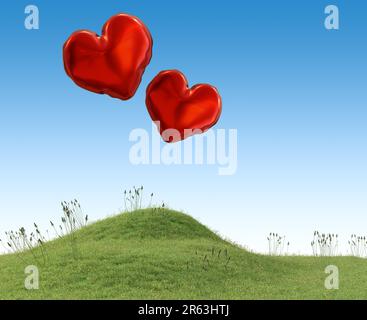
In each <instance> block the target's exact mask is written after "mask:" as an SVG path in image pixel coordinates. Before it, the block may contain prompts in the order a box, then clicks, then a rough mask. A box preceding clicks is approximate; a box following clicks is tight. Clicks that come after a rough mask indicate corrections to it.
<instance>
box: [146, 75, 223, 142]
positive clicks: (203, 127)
mask: <svg viewBox="0 0 367 320" xmlns="http://www.w3.org/2000/svg"><path fill="white" fill-rule="evenodd" d="M146 106H147V109H148V112H149V114H150V116H151V118H152V120H153V121H154V122H156V124H157V126H158V129H159V131H160V134H161V136H162V139H163V140H164V141H166V142H177V141H181V140H184V139H186V138H188V137H190V136H192V135H194V134H198V133H203V132H205V131H207V130H209V129H210V128H211V127H213V126H214V125H215V124H216V123H217V122H218V120H219V118H220V115H221V112H222V100H221V97H220V95H219V92H218V90H217V89H216V88H215V87H213V86H211V85H209V84H198V85H195V86H193V87H192V88H191V89H190V88H189V86H188V81H187V79H186V78H185V76H184V75H183V74H182V73H181V72H180V71H178V70H168V71H162V72H160V73H159V74H158V75H157V76H156V77H155V78H154V79H153V80H152V82H151V83H150V84H149V86H148V88H147V95H146ZM170 129H175V130H177V131H178V132H179V137H178V136H177V135H175V136H173V135H171V133H170ZM195 130H196V132H195Z"/></svg>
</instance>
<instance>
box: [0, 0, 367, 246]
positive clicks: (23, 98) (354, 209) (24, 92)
mask: <svg viewBox="0 0 367 320" xmlns="http://www.w3.org/2000/svg"><path fill="white" fill-rule="evenodd" d="M28 4H35V5H37V6H38V8H39V10H40V30H37V31H29V30H26V29H25V28H24V19H25V15H24V8H25V6H26V5H28ZM328 4H335V5H337V6H338V7H339V10H340V30H338V31H327V30H326V29H325V28H324V25H323V23H324V18H325V14H324V8H325V6H326V5H328ZM119 12H125V13H130V14H133V15H136V16H138V17H139V18H141V19H142V20H143V21H144V22H145V24H146V25H147V26H148V28H149V29H150V31H151V33H152V36H153V39H154V51H153V59H152V62H151V64H150V65H149V67H148V68H147V70H146V73H145V74H144V77H143V81H142V84H141V86H140V88H139V90H138V92H137V94H136V95H135V97H134V98H133V99H131V100H130V101H127V102H123V101H119V100H116V99H111V98H109V97H107V96H100V95H96V94H93V93H90V92H87V91H84V90H82V89H81V88H79V87H77V86H75V85H74V84H73V83H72V81H71V80H70V79H69V78H68V77H67V76H66V74H65V72H64V70H63V63H62V45H63V43H64V41H65V40H66V39H67V38H68V36H69V35H70V34H71V33H72V32H73V31H75V30H77V29H90V30H93V31H95V32H97V33H99V32H100V30H101V27H102V25H103V24H104V22H105V21H106V20H107V19H108V18H109V17H111V16H112V15H114V14H116V13H119ZM366 14H367V4H366V2H365V1H362V0H360V1H358V0H351V1H337V0H335V1H334V0H330V1H312V2H311V1H305V0H302V1H290V0H289V1H285V0H283V1H276V2H275V1H270V0H269V1H226V2H216V3H213V2H212V1H202V2H200V4H198V3H197V1H185V2H184V4H183V3H180V4H179V3H178V1H137V0H134V1H107V0H105V1H103V2H101V3H98V4H97V3H94V4H90V3H88V2H87V1H75V0H74V1H56V0H55V1H46V0H35V1H33V2H29V1H7V2H6V4H3V5H2V9H1V12H0V27H1V29H2V30H3V33H2V44H1V48H2V50H1V53H0V56H1V59H0V70H1V71H0V72H1V76H0V85H1V104H0V146H1V152H0V218H1V219H0V230H8V229H14V228H17V227H19V226H23V225H24V226H28V225H30V224H31V223H32V222H34V221H36V222H38V223H40V224H41V225H42V222H43V225H44V227H46V225H47V221H48V220H49V219H50V218H52V219H54V218H55V217H58V216H59V215H60V213H61V212H60V205H59V202H60V201H61V200H69V199H72V198H75V197H76V198H78V199H79V200H80V202H81V203H82V205H83V207H84V210H85V211H86V212H87V213H88V214H89V215H90V216H91V218H93V219H100V218H103V217H105V216H107V215H109V214H113V213H116V212H118V211H119V209H120V208H122V206H123V200H122V192H123V190H124V189H125V188H129V187H131V186H133V185H141V184H143V185H144V186H145V188H146V190H149V191H152V192H154V193H155V194H156V195H157V201H158V200H159V201H161V200H162V201H165V202H166V203H168V204H169V205H170V206H171V207H173V208H177V209H182V210H184V211H186V212H188V213H189V214H191V215H193V216H194V217H195V218H197V219H199V220H200V221H201V222H203V223H205V224H206V225H208V226H210V227H211V228H213V229H215V230H217V231H219V232H220V233H221V234H223V235H224V236H226V237H229V238H231V239H232V240H235V241H237V242H239V243H241V244H244V245H247V246H249V247H250V248H252V249H254V250H257V251H264V250H266V247H267V244H266V235H267V234H268V233H269V232H271V231H274V232H278V233H281V234H285V235H286V236H287V237H288V238H289V240H290V242H291V250H292V251H294V252H303V253H311V248H310V245H309V243H310V241H311V238H312V233H313V231H314V230H315V229H319V230H320V231H323V232H332V233H339V234H340V235H341V239H342V240H343V242H345V243H346V242H347V240H348V239H347V238H348V237H349V236H350V234H351V233H357V234H367V231H366V230H367V228H366V226H367V218H366V217H367V147H366V138H367V126H366V120H367V107H366V106H367V90H366V85H367V58H366V57H367V41H366V32H367V25H366V23H365V21H366V19H365V16H366ZM166 69H179V70H181V71H182V72H184V73H185V75H186V76H187V78H188V79H189V82H190V84H191V85H193V84H196V83H201V82H205V83H211V84H213V85H215V86H216V87H217V88H218V89H219V91H220V93H221V95H222V99H223V113H222V117H221V119H220V121H219V123H218V124H217V128H223V129H232V128H233V129H237V130H238V143H239V150H238V161H239V165H238V170H237V173H236V174H235V175H233V176H228V177H223V176H218V175H217V169H216V168H214V167H213V166H170V167H167V166H163V165H162V166H132V165H131V164H130V162H129V157H128V153H129V148H130V147H131V143H130V142H129V141H128V137H129V133H130V132H131V130H133V129H135V128H146V129H148V130H149V131H150V128H151V120H150V118H149V115H148V113H147V111H146V107H145V103H144V101H145V88H146V86H147V85H148V83H149V82H150V81H151V79H152V78H153V77H154V76H155V75H156V74H157V73H158V72H160V71H161V70H166Z"/></svg>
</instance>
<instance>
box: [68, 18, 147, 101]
mask: <svg viewBox="0 0 367 320" xmlns="http://www.w3.org/2000/svg"><path fill="white" fill-rule="evenodd" d="M152 46H153V41H152V37H151V35H150V32H149V30H148V29H147V27H146V26H145V25H144V24H143V23H142V22H141V21H140V20H139V19H138V18H136V17H133V16H130V15H127V14H118V15H115V16H113V17H112V18H111V19H109V20H108V21H107V22H106V23H105V25H104V26H103V29H102V35H101V36H98V35H97V34H95V33H93V32H90V31H86V30H82V31H77V32H74V33H73V34H72V35H71V36H70V38H69V39H68V40H67V41H66V42H65V45H64V49H63V57H64V66H65V71H66V73H67V74H68V75H69V77H70V78H71V79H72V80H73V81H74V82H75V83H76V84H77V85H78V86H80V87H82V88H84V89H86V90H89V91H92V92H95V93H101V94H108V95H110V96H111V97H114V98H119V99H122V100H127V99H130V98H131V97H132V96H134V94H135V92H136V90H137V89H138V87H139V84H140V82H141V78H142V76H143V73H144V71H145V68H146V66H147V65H148V64H149V62H150V59H151V57H152Z"/></svg>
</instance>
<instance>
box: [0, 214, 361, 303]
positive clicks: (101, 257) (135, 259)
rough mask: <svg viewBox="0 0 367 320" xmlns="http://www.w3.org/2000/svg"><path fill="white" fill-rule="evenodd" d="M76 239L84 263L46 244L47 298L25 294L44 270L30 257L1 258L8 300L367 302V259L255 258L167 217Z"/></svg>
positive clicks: (0, 290)
mask: <svg viewBox="0 0 367 320" xmlns="http://www.w3.org/2000/svg"><path fill="white" fill-rule="evenodd" d="M76 238H77V244H78V251H79V253H78V259H75V258H74V257H73V254H72V251H71V247H70V243H69V239H68V238H63V239H59V240H55V241H53V242H50V243H47V244H46V250H47V257H48V260H47V263H46V264H44V265H43V264H41V265H38V267H39V271H40V289H39V290H32V291H28V290H26V289H25V288H24V279H25V274H24V268H25V267H26V266H27V265H28V264H37V263H36V261H34V260H33V258H32V255H31V254H30V253H22V254H18V255H14V254H12V255H4V256H0V298H1V299H365V298H367V290H366V289H367V261H365V260H363V259H358V258H352V257H335V258H315V257H300V256H290V257H269V256H263V255H258V254H254V253H250V252H248V251H246V250H244V249H241V248H239V247H237V246H235V245H233V244H231V243H228V242H226V241H224V240H222V239H221V238H220V237H218V236H217V235H216V234H214V233H213V232H211V231H210V230H209V229H207V228H206V227H205V226H203V225H201V224H200V223H198V222H197V221H195V220H194V219H193V218H191V217H189V216H187V215H184V214H182V213H179V212H175V211H171V210H167V209H146V210H140V211H136V212H133V213H125V214H121V215H118V216H115V217H112V218H108V219H106V220H103V221H100V222H97V223H94V224H92V225H90V226H88V227H85V228H83V229H81V230H79V231H78V232H77V233H76ZM219 250H221V253H220V254H219ZM218 254H219V257H218ZM205 256H207V258H206V259H205V263H204V262H203V260H204V257H205ZM228 257H231V258H230V261H229V263H228V264H227V266H226V263H227V261H228ZM207 260H209V263H208V262H207ZM330 264H333V265H336V266H338V268H339V273H340V289H339V290H333V291H330V290H326V289H325V288H324V280H325V277H326V274H325V273H324V269H325V267H326V266H327V265H330Z"/></svg>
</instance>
